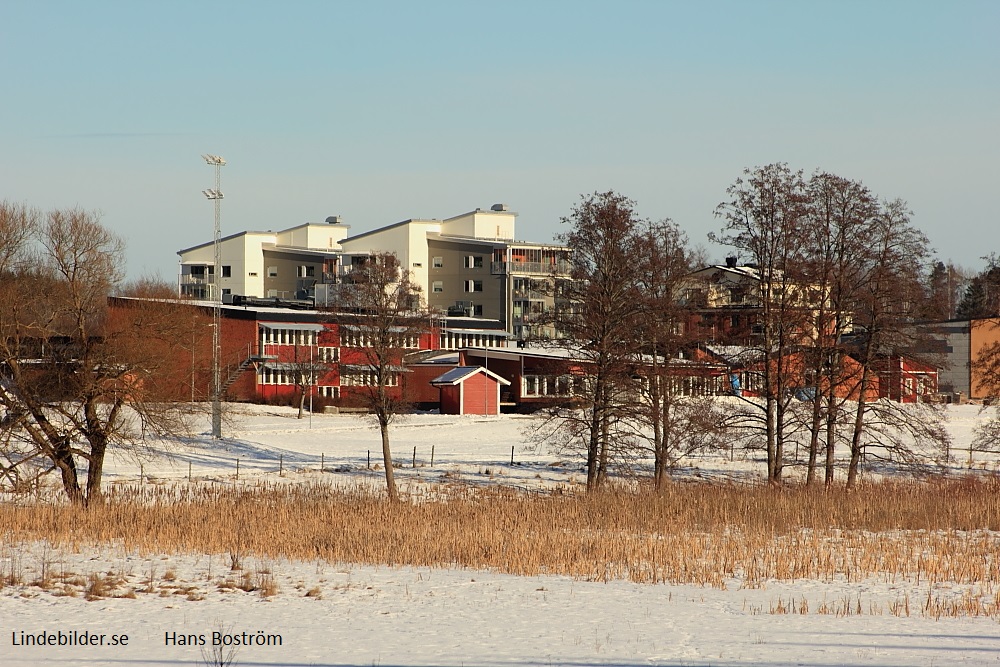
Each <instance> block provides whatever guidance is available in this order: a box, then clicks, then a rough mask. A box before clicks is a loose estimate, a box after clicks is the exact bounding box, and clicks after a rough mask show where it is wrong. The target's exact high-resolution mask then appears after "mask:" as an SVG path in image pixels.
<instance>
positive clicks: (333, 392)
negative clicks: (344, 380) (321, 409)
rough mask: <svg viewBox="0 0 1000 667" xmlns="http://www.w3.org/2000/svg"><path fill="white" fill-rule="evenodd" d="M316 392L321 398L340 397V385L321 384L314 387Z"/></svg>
mask: <svg viewBox="0 0 1000 667" xmlns="http://www.w3.org/2000/svg"><path fill="white" fill-rule="evenodd" d="M316 393H317V394H318V395H319V396H321V397H323V398H340V387H333V386H326V385H321V386H319V387H316Z"/></svg>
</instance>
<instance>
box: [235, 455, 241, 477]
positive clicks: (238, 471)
mask: <svg viewBox="0 0 1000 667" xmlns="http://www.w3.org/2000/svg"><path fill="white" fill-rule="evenodd" d="M239 478H240V460H239V459H236V479H239Z"/></svg>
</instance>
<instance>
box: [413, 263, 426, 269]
mask: <svg viewBox="0 0 1000 667" xmlns="http://www.w3.org/2000/svg"><path fill="white" fill-rule="evenodd" d="M413 268H415V269H422V268H424V263H423V262H414V263H413Z"/></svg>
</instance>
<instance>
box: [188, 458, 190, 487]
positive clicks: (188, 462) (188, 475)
mask: <svg viewBox="0 0 1000 667" xmlns="http://www.w3.org/2000/svg"><path fill="white" fill-rule="evenodd" d="M190 483H191V462H190V461H188V484H190Z"/></svg>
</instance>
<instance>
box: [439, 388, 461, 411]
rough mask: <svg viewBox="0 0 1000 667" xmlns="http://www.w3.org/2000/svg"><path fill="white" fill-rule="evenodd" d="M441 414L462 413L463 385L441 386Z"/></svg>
mask: <svg viewBox="0 0 1000 667" xmlns="http://www.w3.org/2000/svg"><path fill="white" fill-rule="evenodd" d="M440 391H441V414H443V415H457V414H461V412H462V410H461V395H462V385H460V384H456V385H452V386H446V387H441V389H440Z"/></svg>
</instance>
